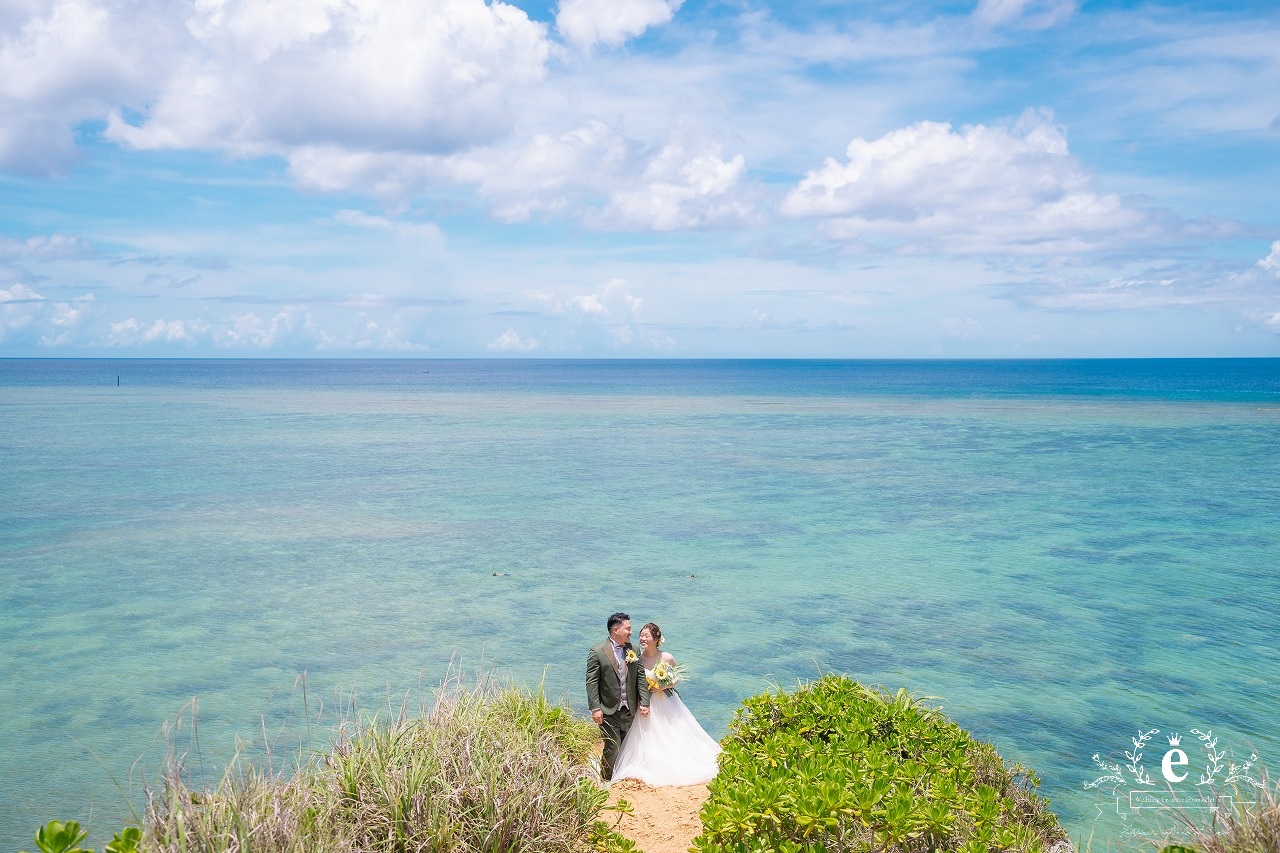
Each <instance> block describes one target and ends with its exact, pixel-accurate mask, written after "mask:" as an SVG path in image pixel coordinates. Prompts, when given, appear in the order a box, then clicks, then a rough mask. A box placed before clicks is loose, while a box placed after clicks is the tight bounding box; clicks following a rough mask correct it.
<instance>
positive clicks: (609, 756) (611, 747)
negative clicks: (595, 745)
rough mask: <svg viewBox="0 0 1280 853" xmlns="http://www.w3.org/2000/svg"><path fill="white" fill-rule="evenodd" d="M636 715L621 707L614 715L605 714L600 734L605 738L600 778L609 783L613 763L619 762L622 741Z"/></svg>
mask: <svg viewBox="0 0 1280 853" xmlns="http://www.w3.org/2000/svg"><path fill="white" fill-rule="evenodd" d="M634 718H635V715H634V714H632V713H631V709H630V708H627V707H624V706H619V707H618V710H617V711H615V712H614V713H612V714H605V715H604V721H603V722H601V723H600V734H601V736H602V737H603V738H604V754H603V755H602V756H601V757H600V778H601V779H603V780H605V781H606V782H608V781H609V780H610V779H612V778H613V763H614V762H615V761H617V760H618V750H620V749H622V739H623V738H625V737H626V736H627V730H628V729H630V728H631V721H632V720H633V719H634Z"/></svg>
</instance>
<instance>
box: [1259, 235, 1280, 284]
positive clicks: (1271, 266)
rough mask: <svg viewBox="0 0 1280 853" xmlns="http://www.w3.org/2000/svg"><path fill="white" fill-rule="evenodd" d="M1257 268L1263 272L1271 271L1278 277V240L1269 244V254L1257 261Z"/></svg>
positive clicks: (1279, 258)
mask: <svg viewBox="0 0 1280 853" xmlns="http://www.w3.org/2000/svg"><path fill="white" fill-rule="evenodd" d="M1258 266H1260V267H1262V268H1263V269H1264V270H1271V271H1273V272H1274V273H1275V274H1276V275H1277V276H1280V240H1277V241H1275V242H1274V243H1272V244H1271V254H1269V255H1267V256H1266V257H1265V258H1263V259H1262V260H1260V261H1258Z"/></svg>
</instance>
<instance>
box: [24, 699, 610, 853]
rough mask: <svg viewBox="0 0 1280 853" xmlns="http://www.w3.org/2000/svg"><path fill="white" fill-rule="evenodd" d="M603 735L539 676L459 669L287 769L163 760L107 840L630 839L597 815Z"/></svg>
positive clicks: (602, 798)
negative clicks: (209, 769)
mask: <svg viewBox="0 0 1280 853" xmlns="http://www.w3.org/2000/svg"><path fill="white" fill-rule="evenodd" d="M598 738H599V735H598V731H597V729H596V727H595V726H594V725H592V723H591V721H590V720H584V719H582V718H581V717H577V716H575V715H574V714H573V713H572V712H571V711H570V710H569V709H568V708H567V707H564V706H562V705H558V704H554V703H551V702H548V701H547V699H546V698H545V697H544V695H543V694H542V692H541V690H529V689H525V688H520V687H514V686H509V685H500V684H498V683H496V682H495V681H493V680H491V679H480V680H478V681H477V682H476V683H474V684H470V685H464V684H462V683H460V682H458V681H457V680H453V681H449V682H447V683H446V684H444V685H442V686H441V687H440V688H439V689H438V690H437V691H436V695H435V697H434V702H433V703H432V704H431V705H430V707H426V705H425V704H424V705H423V706H421V707H419V708H417V709H415V710H414V711H412V712H411V711H410V709H409V708H407V707H406V706H404V705H402V706H401V707H400V708H399V709H396V710H394V711H386V712H384V713H382V714H378V715H366V716H362V717H359V718H357V719H353V720H349V721H346V722H344V723H342V724H340V725H339V726H338V728H337V730H336V732H335V736H334V738H333V743H332V744H331V747H330V748H329V749H328V750H327V751H323V752H319V753H316V754H313V755H311V756H310V757H309V758H307V759H305V760H300V761H298V762H297V763H296V766H295V767H294V769H293V770H292V771H291V772H289V773H285V774H282V773H272V772H269V771H266V770H262V769H259V768H255V767H252V766H247V765H245V764H242V763H241V762H239V761H234V762H232V764H231V766H230V767H228V768H227V770H226V771H225V772H224V773H223V775H222V776H221V778H220V780H219V781H218V782H217V784H216V785H214V786H212V787H209V788H203V789H201V788H195V787H191V786H190V785H189V784H188V782H187V781H186V779H185V778H184V774H183V772H182V764H181V761H177V760H174V761H171V763H170V767H169V768H168V769H167V771H166V774H165V777H164V781H163V785H162V786H161V788H160V790H157V791H152V792H149V793H148V802H147V805H146V808H145V814H144V815H143V816H142V821H141V822H142V827H141V828H138V827H131V828H129V829H126V830H125V831H124V833H118V834H117V836H116V839H115V840H114V841H113V843H114V844H116V845H117V846H116V847H115V848H112V846H111V844H109V845H108V850H109V853H131V851H138V853H247V851H253V853H304V851H305V853H330V851H332V853H339V851H341V853H355V851H361V853H363V851H369V853H433V851H441V853H443V851H450V853H470V852H471V851H475V853H499V851H529V853H582V851H598V853H628V851H630V850H633V849H634V847H633V846H632V845H631V843H630V842H629V841H628V840H627V839H625V838H623V837H622V836H619V835H617V834H616V833H615V832H613V830H612V828H611V827H610V825H609V824H608V823H607V822H606V821H605V820H603V817H604V816H605V814H606V803H607V801H608V792H607V791H606V790H605V789H604V788H603V787H601V786H600V785H599V784H598V783H597V782H596V781H593V780H596V779H598V775H597V774H596V771H595V769H594V768H593V766H592V764H591V760H592V757H593V755H594V751H595V749H596V742H597V741H598ZM55 824H56V825H55ZM84 837H85V836H84V832H83V831H82V830H81V829H80V827H79V825H78V824H75V823H67V824H65V825H64V824H61V823H60V822H57V821H53V822H51V823H50V824H48V825H47V826H45V827H43V828H42V829H41V830H40V832H39V833H37V836H36V843H37V847H38V848H39V849H40V851H41V853H72V851H79V850H80V849H81V848H79V847H78V845H79V843H80V842H81V841H83V839H84ZM123 845H129V846H123Z"/></svg>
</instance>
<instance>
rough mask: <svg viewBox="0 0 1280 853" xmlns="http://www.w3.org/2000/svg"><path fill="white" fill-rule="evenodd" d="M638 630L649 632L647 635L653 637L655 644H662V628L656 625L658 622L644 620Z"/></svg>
mask: <svg viewBox="0 0 1280 853" xmlns="http://www.w3.org/2000/svg"><path fill="white" fill-rule="evenodd" d="M640 630H641V631H648V632H649V636H651V637H653V644H654V645H655V646H661V645H662V629H661V628H659V627H658V623H656V622H646V623H644V627H643V628H641V629H640Z"/></svg>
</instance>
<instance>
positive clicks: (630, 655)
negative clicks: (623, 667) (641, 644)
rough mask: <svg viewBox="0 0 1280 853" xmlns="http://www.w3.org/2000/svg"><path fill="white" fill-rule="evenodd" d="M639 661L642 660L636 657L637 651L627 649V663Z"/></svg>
mask: <svg viewBox="0 0 1280 853" xmlns="http://www.w3.org/2000/svg"><path fill="white" fill-rule="evenodd" d="M638 660H640V658H638V657H636V650H635V649H627V663H635V662H636V661H638Z"/></svg>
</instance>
